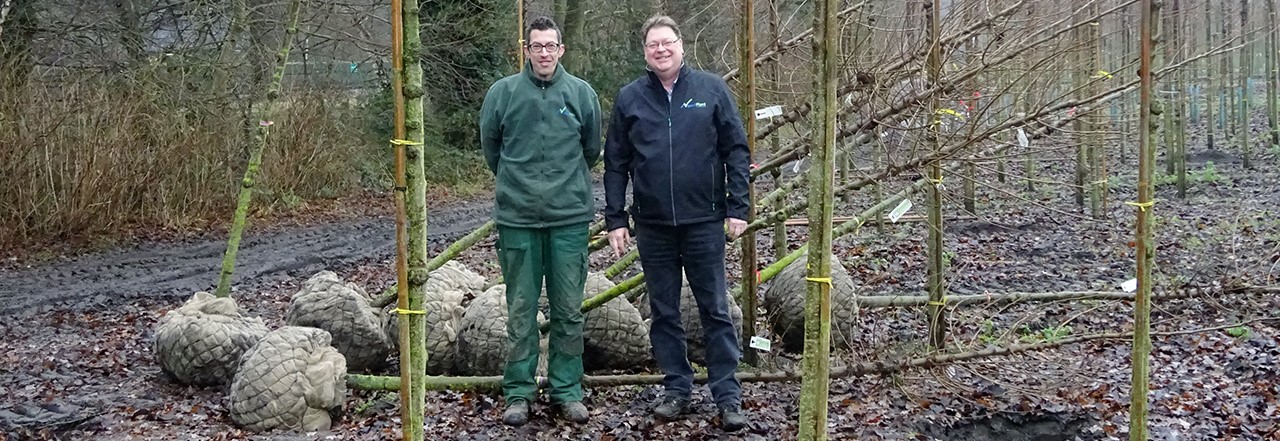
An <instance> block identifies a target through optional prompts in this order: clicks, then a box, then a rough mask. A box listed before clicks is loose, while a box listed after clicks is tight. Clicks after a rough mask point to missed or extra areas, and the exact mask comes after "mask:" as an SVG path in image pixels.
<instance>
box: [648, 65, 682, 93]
mask: <svg viewBox="0 0 1280 441" xmlns="http://www.w3.org/2000/svg"><path fill="white" fill-rule="evenodd" d="M692 71H693V68H692V67H689V63H683V62H682V63H680V74H679V75H677V76H676V83H675V84H674V85H672V86H671V89H672V90H675V88H676V86H677V85H679V84H680V80H681V79H684V78H688V77H689V73H690V72H692ZM644 72H645V74H646V75H648V77H649V84H650V85H652V86H653V87H657V88H662V79H661V78H658V73H657V72H654V71H653V69H650V68H649V66H645V68H644Z"/></svg>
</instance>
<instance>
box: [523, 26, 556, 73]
mask: <svg viewBox="0 0 1280 441" xmlns="http://www.w3.org/2000/svg"><path fill="white" fill-rule="evenodd" d="M527 44H528V45H527V46H525V47H524V50H525V54H526V55H528V57H529V62H531V63H533V73H534V74H536V75H538V77H539V78H542V79H544V80H548V79H551V76H552V75H555V73H556V63H559V62H560V56H561V55H564V46H562V45H561V44H560V33H559V32H556V30H554V29H547V30H545V31H540V30H537V29H534V30H532V31H530V32H529V41H528V42H527Z"/></svg>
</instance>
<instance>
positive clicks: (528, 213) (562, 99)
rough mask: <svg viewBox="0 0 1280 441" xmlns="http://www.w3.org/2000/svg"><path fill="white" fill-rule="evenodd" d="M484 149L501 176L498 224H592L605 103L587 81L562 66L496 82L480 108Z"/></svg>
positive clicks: (529, 69) (526, 70)
mask: <svg viewBox="0 0 1280 441" xmlns="http://www.w3.org/2000/svg"><path fill="white" fill-rule="evenodd" d="M480 147H481V149H482V150H484V157H485V160H486V161H487V162H488V164H489V170H492V171H493V174H494V176H495V177H496V181H497V182H496V186H495V187H496V188H495V193H496V194H495V204H494V209H493V217H494V220H495V221H497V223H498V225H503V226H508V227H521V228H547V227H558V226H562V225H569V224H574V223H579V222H590V221H591V219H592V217H593V216H594V214H595V204H594V203H595V198H594V197H593V196H592V191H591V174H590V172H589V170H590V168H591V166H593V165H595V163H596V162H597V161H599V160H600V149H601V137H600V100H599V98H598V97H597V96H596V91H595V90H594V89H592V88H591V85H590V84H587V82H586V81H583V80H582V79H580V78H578V77H575V76H573V75H570V74H569V73H568V72H565V70H564V67H563V66H556V73H555V74H554V75H552V77H551V79H550V80H546V81H544V80H542V79H539V78H538V77H537V76H535V75H534V73H533V68H532V66H530V65H529V64H528V63H526V64H525V68H524V71H522V72H521V73H518V74H515V75H511V76H509V77H506V78H503V79H501V80H498V81H497V82H496V83H494V84H493V86H491V87H489V92H488V93H487V94H485V97H484V105H483V106H481V108H480Z"/></svg>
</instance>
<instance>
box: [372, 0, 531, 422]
mask: <svg viewBox="0 0 1280 441" xmlns="http://www.w3.org/2000/svg"><path fill="white" fill-rule="evenodd" d="M420 11H421V9H420V7H419V2H418V0H404V12H403V13H402V14H401V17H402V20H403V21H402V23H403V24H404V61H403V65H404V79H403V83H402V84H403V85H404V90H403V94H404V102H405V138H404V139H405V141H407V142H406V143H405V146H406V149H405V159H406V161H405V177H404V180H405V185H406V187H407V188H406V191H405V199H406V201H405V202H406V204H407V207H406V213H405V214H406V217H407V221H408V224H409V225H408V228H407V232H408V236H409V240H408V243H409V244H408V260H407V266H408V267H409V268H408V283H409V292H408V295H407V297H408V299H407V302H406V303H407V304H408V307H407V309H401V310H399V311H397V312H398V313H400V314H401V316H400V322H401V323H404V322H409V324H408V326H407V327H406V328H407V329H408V331H409V332H408V333H407V334H408V335H409V363H408V365H409V372H410V373H411V375H412V377H413V378H411V383H412V384H411V386H410V390H409V406H408V407H409V410H408V412H409V414H410V417H411V419H410V420H409V421H405V422H404V424H406V425H408V426H409V429H410V431H411V432H410V433H413V434H414V436H416V438H415V439H413V441H418V440H421V439H422V435H421V434H422V433H423V431H424V430H425V429H424V427H423V409H424V408H425V407H426V398H427V389H426V384H425V375H424V374H425V373H426V372H427V316H426V311H425V310H424V309H423V308H424V307H425V303H426V291H427V277H428V276H429V275H430V273H429V271H428V270H427V206H428V205H427V177H426V168H425V160H426V155H425V151H424V149H423V143H424V142H425V141H426V133H425V121H424V119H423V118H424V116H425V111H424V110H425V109H424V107H425V104H424V101H425V100H424V98H423V96H424V94H425V93H424V90H423V86H422V80H423V78H422V75H423V74H422V37H421V35H422V31H421V24H422V19H421V12H420ZM522 53H523V51H522ZM402 329H405V328H402ZM402 334H403V332H402Z"/></svg>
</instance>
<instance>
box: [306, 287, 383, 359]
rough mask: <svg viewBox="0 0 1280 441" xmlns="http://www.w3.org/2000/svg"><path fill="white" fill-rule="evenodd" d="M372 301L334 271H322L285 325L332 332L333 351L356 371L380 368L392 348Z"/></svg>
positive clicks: (381, 319) (358, 288)
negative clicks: (340, 354)
mask: <svg viewBox="0 0 1280 441" xmlns="http://www.w3.org/2000/svg"><path fill="white" fill-rule="evenodd" d="M369 301H370V297H369V294H367V293H365V291H364V289H362V288H360V287H359V286H356V284H354V283H344V282H343V281H342V280H341V279H339V278H338V275H337V274H334V273H333V272H332V271H321V272H319V273H316V275H314V276H311V278H310V279H308V280H307V281H306V282H304V283H303V284H302V289H301V290H299V291H298V292H297V293H296V294H294V295H293V303H291V304H290V305H289V315H288V317H287V318H286V319H285V322H286V323H288V324H289V325H290V326H308V327H312V328H320V329H323V330H325V331H329V335H331V336H332V337H333V347H334V348H336V349H337V350H338V352H341V353H342V355H343V356H345V357H346V359H347V366H348V367H349V368H350V369H351V370H353V371H363V370H368V369H373V368H378V367H381V366H382V365H383V364H384V363H386V361H387V355H389V354H390V353H391V344H390V343H389V339H388V337H387V333H386V331H384V330H383V328H382V326H383V318H382V311H381V310H379V309H377V308H374V307H372V306H370V305H369Z"/></svg>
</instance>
